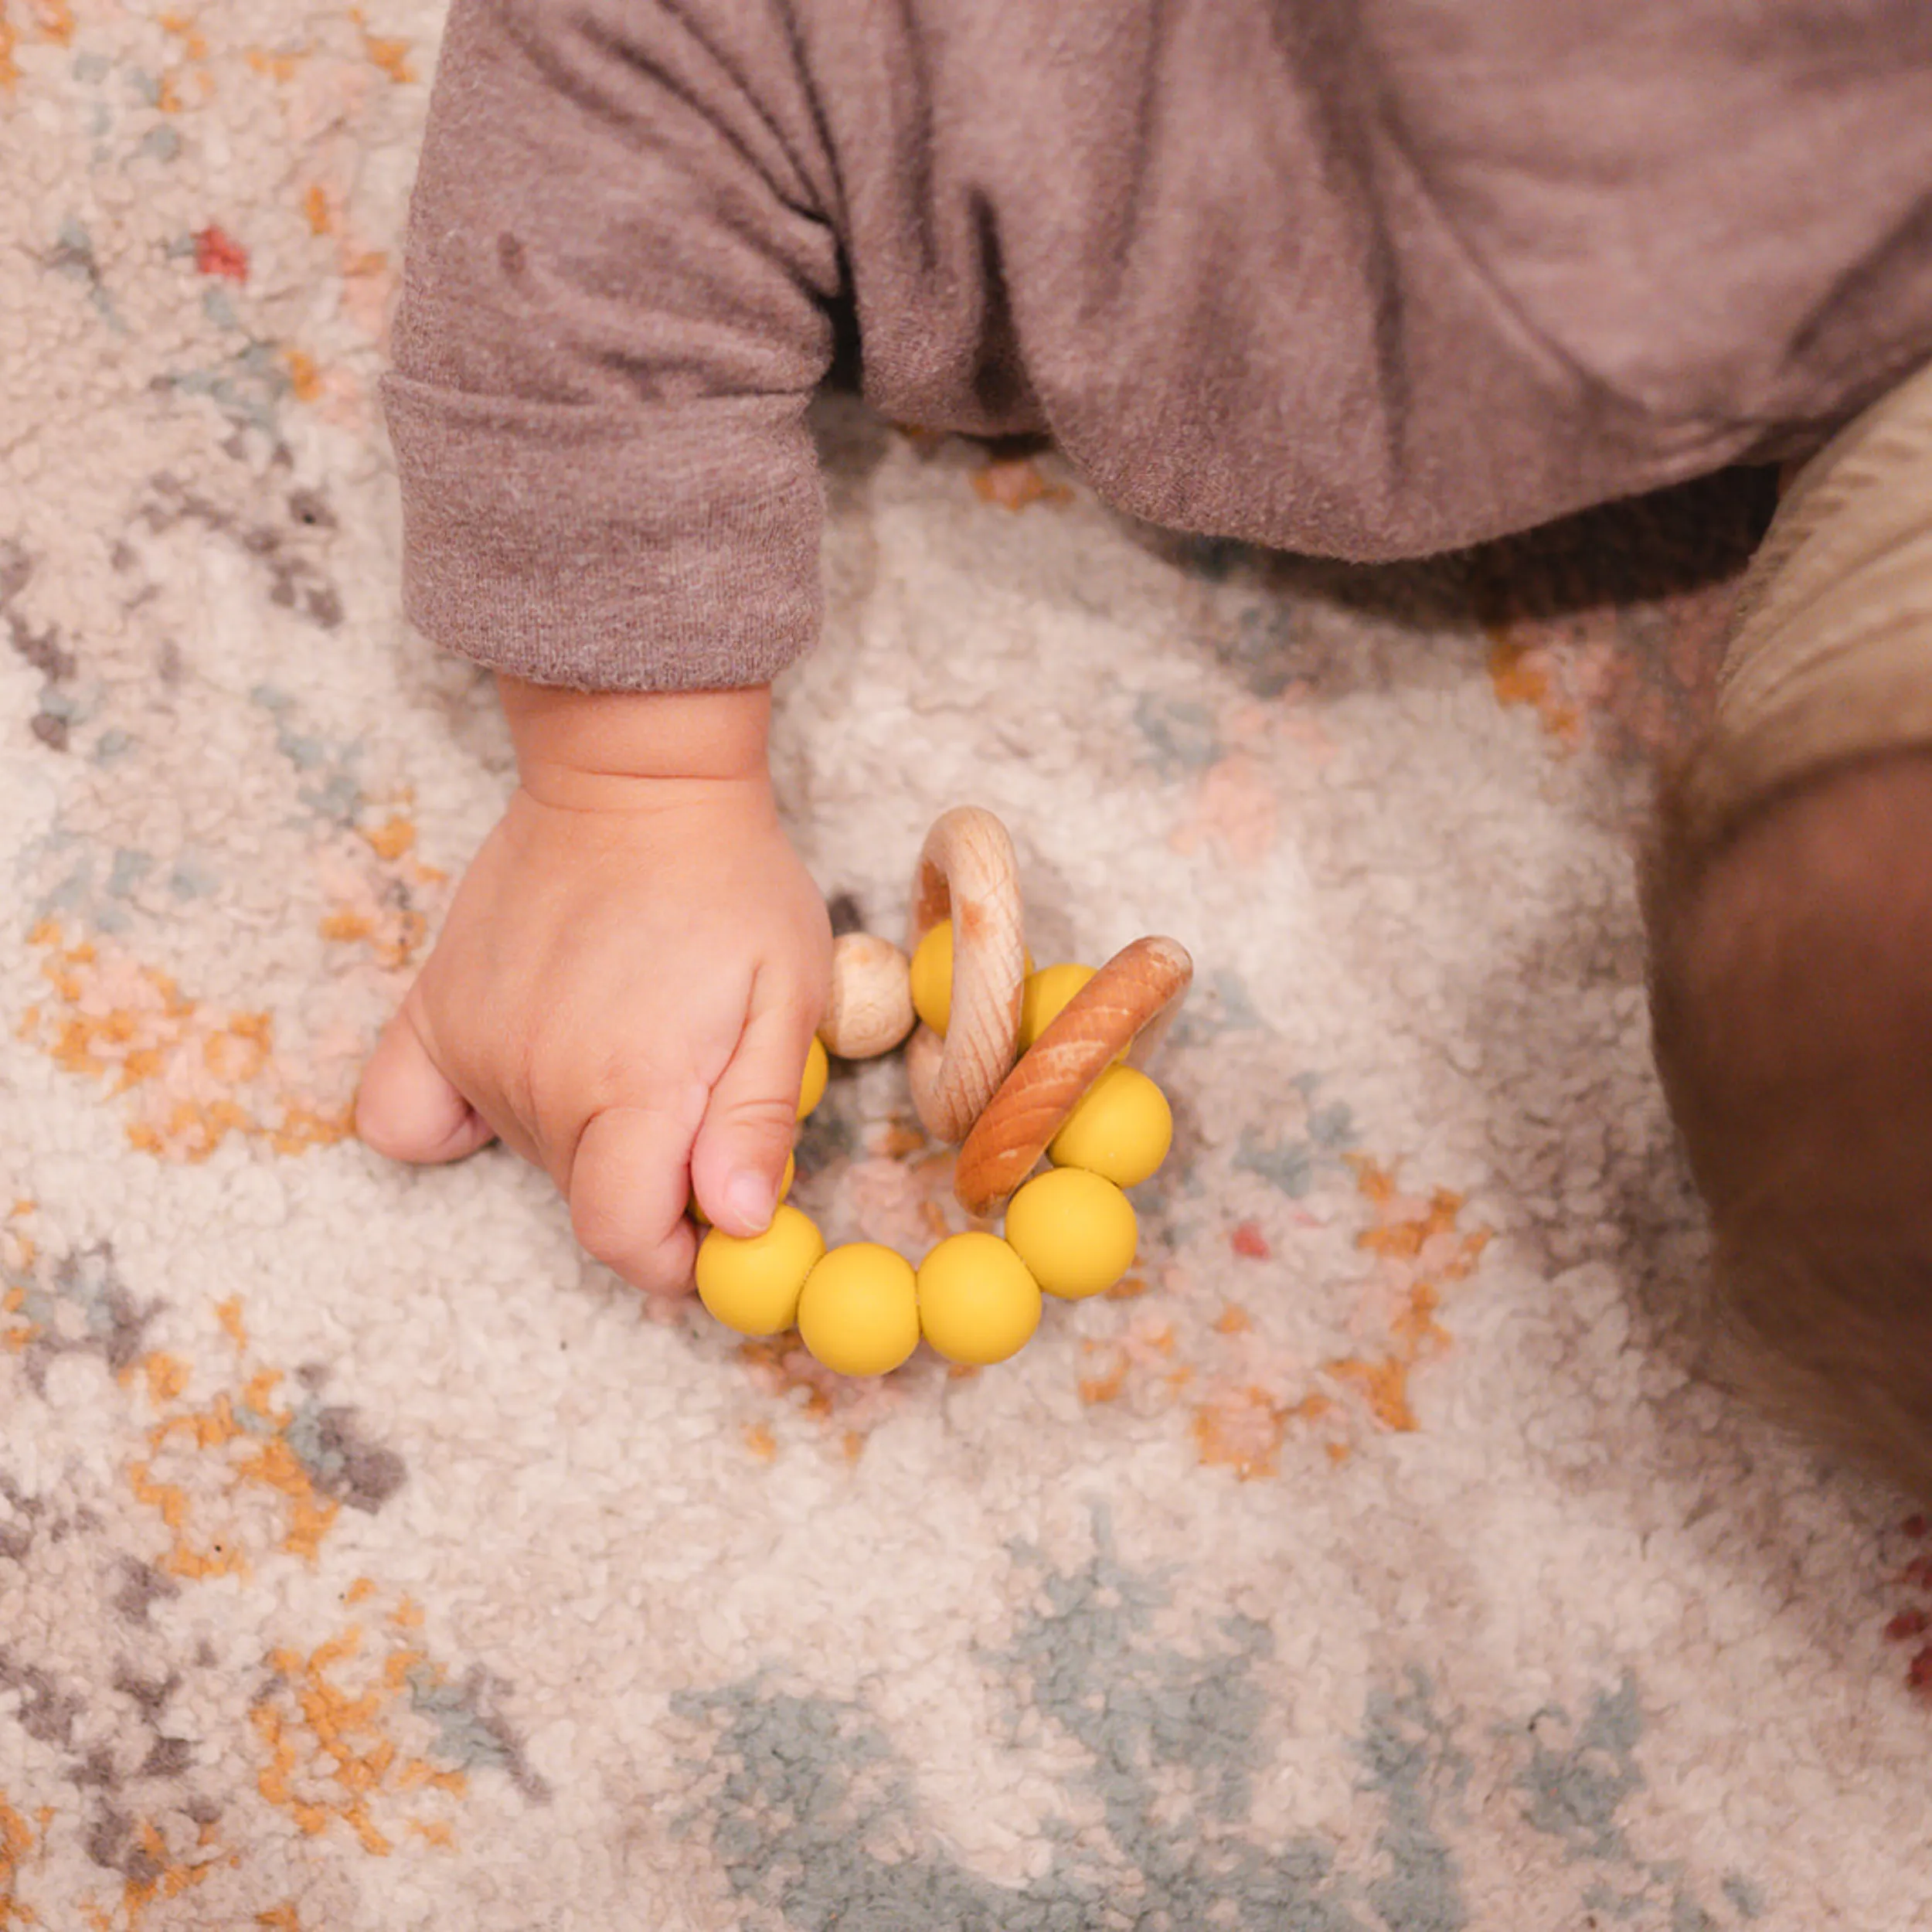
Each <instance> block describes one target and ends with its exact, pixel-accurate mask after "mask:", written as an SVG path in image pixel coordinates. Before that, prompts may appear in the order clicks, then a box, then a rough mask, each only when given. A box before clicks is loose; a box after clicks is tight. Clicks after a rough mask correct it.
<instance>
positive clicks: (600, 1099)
mask: <svg viewBox="0 0 1932 1932" xmlns="http://www.w3.org/2000/svg"><path fill="white" fill-rule="evenodd" d="M502 696H503V703H504V709H505V713H506V714H507V715H508V716H509V721H510V727H511V731H512V736H513V737H514V739H515V744H516V753H517V767H518V771H519V776H520V778H521V781H522V782H521V783H520V784H519V787H518V789H517V791H516V793H515V796H514V797H513V798H512V799H511V801H510V804H509V809H508V810H507V811H505V815H504V816H503V818H502V821H501V822H500V823H499V824H498V826H497V828H496V829H495V831H494V832H492V834H491V835H490V836H489V838H488V840H486V841H485V844H484V845H483V848H482V849H481V851H480V852H478V854H477V856H476V858H475V859H474V862H472V864H471V866H470V869H469V871H468V873H467V875H466V876H464V880H463V883H462V886H461V889H460V890H459V891H458V893H457V897H456V901H455V903H454V905H453V906H451V910H450V915H449V918H448V920H447V922H446V923H445V924H444V928H443V931H442V934H441V936H440V938H439V940H438V941H437V946H436V949H435V951H434V953H433V954H431V956H430V961H429V963H428V964H427V966H426V967H425V968H423V972H422V974H421V975H420V978H418V979H417V982H416V984H415V985H414V986H413V988H411V989H410V994H409V996H408V998H407V999H406V1001H405V1002H404V1004H403V1009H402V1011H401V1012H400V1013H398V1014H397V1015H396V1018H395V1019H393V1021H392V1022H391V1023H390V1025H389V1029H388V1031H387V1032H386V1033H385V1034H384V1035H383V1039H382V1041H381V1043H380V1044H379V1046H378V1047H377V1049H376V1054H375V1056H374V1058H373V1059H372V1060H371V1062H370V1063H369V1069H368V1071H367V1073H366V1076H365V1077H364V1080H363V1083H362V1094H361V1097H360V1100H359V1104H358V1110H357V1122H358V1125H359V1128H360V1131H361V1132H362V1137H363V1138H364V1139H365V1140H366V1141H368V1142H369V1144H370V1145H372V1146H373V1147H374V1148H376V1149H377V1150H378V1151H379V1152H382V1153H385V1154H389V1155H394V1156H396V1158H399V1159H403V1160H414V1161H435V1160H453V1159H456V1158H460V1157H461V1156H462V1155H466V1154H468V1153H470V1152H471V1151H474V1149H475V1148H478V1146H480V1145H482V1143H483V1142H484V1141H486V1140H488V1139H489V1138H491V1137H492V1135H493V1134H494V1135H496V1136H499V1137H500V1138H502V1140H503V1141H505V1143H506V1144H507V1145H509V1146H511V1147H512V1148H515V1150H516V1151H518V1152H519V1154H522V1155H523V1156H524V1157H525V1158H526V1159H529V1160H530V1161H532V1162H536V1165H539V1166H540V1167H541V1168H543V1169H544V1171H545V1172H546V1173H548V1174H549V1176H550V1177H551V1179H553V1181H555V1182H556V1185H557V1187H558V1189H559V1190H560V1192H562V1193H563V1196H564V1197H565V1199H566V1200H568V1201H569V1202H570V1215H571V1220H572V1223H573V1226H574V1227H575V1229H576V1231H577V1238H578V1239H579V1240H580V1241H581V1242H582V1243H583V1246H584V1247H586V1248H587V1250H589V1251H590V1253H592V1254H594V1256H596V1257H597V1259H598V1260H601V1261H604V1262H605V1263H607V1264H609V1265H610V1266H611V1267H613V1268H614V1269H616V1270H617V1272H618V1273H619V1274H622V1275H624V1277H626V1278H627V1279H628V1280H629V1281H633V1282H634V1283H636V1284H638V1286H639V1287H647V1288H654V1289H658V1290H660V1291H674V1290H676V1289H678V1288H680V1287H683V1286H684V1285H685V1283H686V1282H687V1281H689V1276H690V1271H691V1260H692V1251H693V1244H694V1243H693V1236H692V1230H691V1226H690V1223H689V1221H688V1220H687V1219H685V1202H686V1199H687V1185H688V1183H687V1180H686V1175H687V1172H688V1173H689V1177H690V1178H689V1185H691V1186H694V1187H695V1189H696V1192H697V1195H698V1198H699V1202H700V1203H701V1205H702V1206H703V1207H704V1209H705V1210H706V1213H708V1214H709V1216H711V1218H712V1219H713V1221H715V1222H716V1223H717V1224H718V1225H719V1226H721V1227H723V1228H726V1229H727V1230H731V1231H734V1232H738V1233H750V1232H753V1231H755V1230H757V1229H758V1228H760V1227H762V1226H764V1224H765V1223H766V1222H767V1220H768V1219H770V1213H771V1209H772V1206H773V1203H774V1201H775V1199H776V1198H777V1189H778V1183H779V1177H780V1175H781V1172H782V1171H783V1168H784V1162H785V1156H786V1155H787V1151H789V1149H790V1148H791V1137H792V1131H793V1128H794V1117H795V1110H796V1107H797V1102H798V1086H799V1080H800V1076H801V1070H802V1069H803V1067H804V1059H805V1053H806V1049H807V1048H808V1046H809V1044H810V1043H811V1032H812V1029H813V1028H814V1026H815V1025H816V1024H817V1023H818V1019H819V1016H820V1015H821V1012H823V1010H824V1002H825V989H826V985H827V978H828V971H829V967H830V960H831V948H832V937H831V932H830V929H829V927H828V922H827V919H826V914H825V902H824V900H822V899H821V896H819V893H818V891H817V889H816V888H815V886H813V884H812V882H811V879H810V877H809V876H808V875H807V873H806V872H805V869H804V866H802V865H801V863H800V862H799V861H798V858H797V856H796V855H795V854H794V852H793V851H792V849H791V845H789V844H788V843H787V840H786V838H785V836H784V832H783V831H782V830H781V827H780V825H779V822H778V817H777V810H776V808H775V806H774V802H773V799H772V794H771V783H770V778H769V777H768V776H767V770H766V763H765V730H766V721H767V716H768V714H769V711H770V699H769V696H768V694H767V692H765V691H764V690H763V689H754V690H747V691H736V692H690V693H675V694H671V695H668V696H634V695H630V694H624V693H619V694H615V695H609V694H585V693H583V692H569V691H558V690H548V689H543V688H541V687H539V686H536V685H525V684H519V683H518V682H515V681H514V680H509V679H505V680H504V681H503V687H502Z"/></svg>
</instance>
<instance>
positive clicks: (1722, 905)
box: [1645, 371, 1932, 1498]
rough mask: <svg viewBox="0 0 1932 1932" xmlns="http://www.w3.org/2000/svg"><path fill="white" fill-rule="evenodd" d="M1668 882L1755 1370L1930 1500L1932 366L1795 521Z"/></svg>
mask: <svg viewBox="0 0 1932 1932" xmlns="http://www.w3.org/2000/svg"><path fill="white" fill-rule="evenodd" d="M1645 886H1646V895H1645V896H1646V902H1647V904H1646V910H1647V913H1648V920H1649V923H1650V929H1651V985H1652V1004H1653V1019H1654V1025H1655V1036H1656V1046H1657V1054H1658V1064H1659V1066H1660V1069H1661V1070H1662V1074H1663V1077H1664V1082H1665V1088H1666V1090H1667V1091H1668V1094H1669V1097H1670V1100H1671V1103H1672V1108H1673V1111H1675V1114H1676V1117H1677V1120H1678V1122H1679V1126H1680V1128H1682V1132H1683V1134H1684V1138H1685V1142H1686V1145H1687V1146H1688V1148H1689V1155H1690V1158H1691V1162H1692V1167H1693V1168H1694V1170H1695V1172H1696V1177H1697V1180H1698V1182H1699V1186H1700V1187H1701V1188H1702V1191H1703V1193H1704V1196H1705V1198H1706V1202H1708V1204H1709V1208H1710V1210H1711V1215H1712V1219H1713V1226H1714V1230H1715V1233H1716V1241H1717V1248H1718V1258H1717V1264H1716V1273H1715V1277H1714V1285H1715V1290H1716V1292H1715V1295H1714V1300H1713V1307H1714V1311H1715V1312H1716V1315H1717V1317H1718V1318H1719V1328H1720V1332H1721V1333H1722V1334H1723V1335H1724V1336H1725V1337H1726V1339H1727V1340H1728V1341H1729V1342H1730V1344H1731V1345H1732V1346H1731V1349H1730V1359H1731V1361H1732V1363H1733V1366H1734V1367H1735V1369H1736V1370H1737V1371H1738V1372H1740V1374H1741V1376H1743V1379H1745V1380H1747V1382H1749V1383H1754V1384H1755V1385H1756V1386H1757V1387H1758V1388H1759V1389H1760V1391H1761V1392H1763V1393H1765V1394H1767V1396H1769V1397H1770V1399H1771V1400H1773V1402H1774V1403H1775V1404H1776V1406H1778V1407H1780V1408H1781V1409H1782V1410H1784V1412H1785V1413H1787V1415H1789V1416H1790V1417H1791V1418H1792V1419H1793V1420H1796V1421H1797V1422H1798V1423H1801V1425H1803V1426H1804V1427H1808V1428H1809V1429H1811V1430H1813V1431H1814V1432H1815V1433H1818V1434H1822V1435H1824V1436H1825V1437H1828V1438H1829V1439H1832V1440H1835V1441H1836V1442H1838V1444H1842V1445H1843V1446H1845V1447H1849V1449H1851V1450H1852V1451H1854V1452H1855V1453H1856V1454H1859V1455H1861V1456H1862V1457H1863V1458H1866V1459H1867V1460H1869V1461H1873V1462H1876V1463H1877V1464H1879V1465H1880V1466H1882V1467H1883V1468H1887V1469H1889V1471H1891V1472H1892V1473H1893V1474H1894V1475H1896V1476H1898V1477H1900V1478H1902V1479H1903V1480H1904V1481H1906V1483H1907V1484H1908V1485H1910V1486H1911V1487H1912V1488H1914V1489H1916V1490H1917V1491H1918V1492H1920V1494H1921V1495H1924V1496H1926V1497H1927V1498H1932V371H1927V372H1924V373H1923V374H1921V375H1920V376H1917V377H1916V378H1914V379H1913V380H1912V381H1911V382H1910V383H1906V385H1904V386H1903V387H1902V388H1901V389H1898V390H1896V391H1895V392H1894V393H1893V395H1892V396H1890V397H1889V398H1888V399H1887V400H1886V401H1885V402H1884V403H1881V404H1880V405H1879V406H1878V407H1877V408H1876V409H1875V410H1872V412H1871V413H1869V415H1868V416H1866V417H1865V418H1863V419H1862V420H1861V421H1860V422H1859V423H1857V424H1855V425H1854V426H1853V427H1852V429H1851V430H1848V431H1847V432H1846V433H1845V435H1843V436H1842V437H1840V438H1838V440H1837V441H1835V443H1833V444H1832V445H1831V446H1830V447H1828V448H1827V449H1826V450H1825V451H1823V452H1822V453H1821V454H1820V455H1819V456H1818V457H1816V458H1815V459H1814V461H1812V463H1811V464H1809V465H1808V467H1807V468H1806V469H1805V471H1804V472H1803V473H1802V474H1801V475H1800V477H1799V478H1798V480H1797V481H1796V483H1795V485H1794V488H1793V489H1792V491H1791V494H1790V495H1788V496H1787V498H1786V500H1785V502H1784V505H1783V506H1782V507H1781V509H1780V512H1779V514H1778V517H1777V522H1775V523H1774V526H1773V527H1772V530H1771V532H1770V536H1768V537H1767V539H1766V543H1765V546H1764V552H1763V553H1762V554H1761V556H1760V558H1759V560H1758V561H1757V563H1756V564H1755V565H1754V566H1753V572H1752V574H1751V577H1750V579H1749V580H1748V581H1747V586H1746V590H1745V595H1744V598H1743V603H1742V604H1741V606H1740V615H1739V619H1738V623H1737V628H1736V635H1735V636H1734V638H1733V641H1732V645H1731V648H1730V655H1729V657H1728V658H1727V660H1726V667H1725V673H1724V679H1723V684H1722V686H1721V688H1720V692H1719V700H1718V708H1717V715H1716V721H1715V723H1714V724H1713V728H1712V730H1711V732H1710V733H1709V736H1708V737H1707V739H1706V741H1705V742H1704V743H1702V745H1701V746H1700V747H1699V749H1698V750H1697V751H1696V753H1694V755H1693V756H1692V758H1691V759H1690V760H1689V761H1688V763H1687V764H1686V765H1685V767H1684V768H1683V769H1682V771H1680V772H1679V773H1678V774H1675V777H1673V778H1672V781H1670V782H1669V783H1668V784H1667V785H1666V787H1665V798H1664V804H1663V811H1662V818H1661V821H1660V827H1659V835H1658V840H1657V842H1656V845H1655V849H1654V850H1653V852H1652V854H1651V859H1650V862H1649V865H1648V872H1647V877H1646V880H1645Z"/></svg>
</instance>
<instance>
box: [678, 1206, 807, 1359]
mask: <svg viewBox="0 0 1932 1932" xmlns="http://www.w3.org/2000/svg"><path fill="white" fill-rule="evenodd" d="M823 1253H825V1236H823V1235H822V1234H821V1233H819V1232H818V1229H817V1227H816V1226H815V1225H814V1224H813V1223H812V1221H811V1218H810V1216H807V1215H804V1214H801V1213H800V1212H799V1211H798V1209H797V1208H795V1207H781V1208H780V1209H779V1210H778V1211H777V1213H776V1214H774V1216H772V1217H771V1226H770V1227H768V1228H767V1229H766V1230H765V1231H764V1233H762V1234H754V1235H752V1236H749V1237H748V1238H747V1239H744V1240H740V1239H739V1237H738V1236H736V1235H731V1234H726V1233H723V1231H722V1230H719V1229H717V1228H713V1230H711V1232H710V1233H709V1234H707V1235H706V1236H705V1237H704V1239H703V1240H702V1241H701V1242H700V1243H699V1244H698V1298H699V1300H700V1301H702V1302H703V1304H705V1306H706V1308H709V1310H710V1311H711V1312H712V1314H713V1315H715V1316H716V1318H718V1320H719V1321H722V1322H723V1324H724V1325H725V1326H726V1328H735V1329H736V1331H737V1332H738V1333H739V1334H740V1335H781V1334H783V1333H784V1331H785V1330H786V1329H787V1328H790V1327H791V1325H792V1323H793V1322H794V1320H796V1319H797V1317H798V1297H799V1294H800V1291H801V1290H802V1289H803V1288H804V1285H805V1280H806V1277H808V1275H809V1274H811V1270H812V1268H813V1266H814V1264H815V1263H816V1262H817V1261H818V1258H819V1257H820V1256H821V1255H822V1254H823Z"/></svg>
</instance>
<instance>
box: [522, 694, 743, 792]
mask: <svg viewBox="0 0 1932 1932" xmlns="http://www.w3.org/2000/svg"><path fill="white" fill-rule="evenodd" d="M497 691H498V696H499V697H500V699H502V706H503V713H504V716H505V718H506V719H508V721H509V727H510V736H511V740H512V743H513V744H514V745H515V748H516V762H517V771H518V775H519V777H520V778H521V780H522V784H523V785H524V787H525V789H526V790H527V791H531V792H532V793H533V794H536V796H537V797H539V798H541V799H542V800H543V802H544V803H546V804H552V805H557V806H563V807H569V808H602V807H605V806H609V805H612V804H621V802H622V801H624V798H626V797H627V796H634V795H635V788H636V787H637V785H638V781H664V780H679V779H688V780H753V779H756V780H763V779H764V778H765V777H766V776H767V763H766V756H767V753H766V747H767V739H768V736H769V733H770V719H771V691H770V686H769V685H748V686H747V687H745V688H744V689H740V690H729V691H667V692H634V691H575V690H570V689H563V688H562V687H560V686H557V685H539V684H530V683H528V682H525V681H524V680H523V679H520V678H514V677H511V676H509V675H508V674H507V673H500V674H499V675H498V678H497Z"/></svg>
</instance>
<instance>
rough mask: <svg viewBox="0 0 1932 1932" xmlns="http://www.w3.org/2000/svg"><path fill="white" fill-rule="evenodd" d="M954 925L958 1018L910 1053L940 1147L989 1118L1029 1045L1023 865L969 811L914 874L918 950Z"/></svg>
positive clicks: (913, 929)
mask: <svg viewBox="0 0 1932 1932" xmlns="http://www.w3.org/2000/svg"><path fill="white" fill-rule="evenodd" d="M943 919H950V920H951V921H952V922H953V985H952V1012H951V1016H950V1018H949V1019H948V1020H947V1026H946V1036H945V1039H944V1042H941V1041H940V1038H939V1036H937V1034H935V1033H934V1032H933V1031H932V1030H931V1029H930V1027H925V1026H922V1027H920V1029H919V1030H918V1031H917V1032H915V1033H914V1034H913V1037H912V1039H911V1041H910V1043H909V1044H908V1046H907V1048H906V1074H907V1077H908V1078H909V1080H910V1082H911V1084H912V1090H913V1107H914V1109H915V1110H916V1111H917V1113H918V1115H919V1121H920V1125H921V1126H922V1127H923V1128H925V1130H926V1131H927V1133H928V1134H930V1135H931V1136H932V1137H933V1138H934V1140H936V1141H947V1142H949V1143H951V1142H957V1141H962V1140H964V1138H966V1135H967V1133H968V1130H969V1129H970V1128H971V1126H972V1124H973V1123H974V1122H975V1121H976V1120H978V1118H979V1117H980V1115H981V1113H983V1112H984V1111H985V1107H986V1104H987V1102H988V1100H991V1099H992V1097H993V1095H994V1094H995V1092H997V1091H998V1087H999V1084H1000V1083H1001V1081H1002V1080H1005V1077H1006V1076H1007V1074H1008V1073H1009V1071H1010V1070H1012V1064H1013V1058H1014V1056H1015V1053H1017V1052H1018V1051H1019V1012H1020V999H1021V996H1022V993H1023V992H1024V991H1025V988H1026V932H1025V927H1024V920H1023V918H1022V913H1021V910H1020V896H1019V862H1018V860H1017V859H1015V857H1014V855H1013V842H1012V838H1009V836H1008V835H1007V831H1006V828H1005V826H1004V825H1002V824H1001V823H1000V821H998V819H997V818H995V817H994V816H993V815H992V813H991V812H990V811H982V810H981V808H979V807H978V806H977V805H961V806H959V807H957V808H955V809H954V810H953V811H948V812H947V813H945V814H944V815H942V816H941V817H940V818H939V819H938V820H937V821H936V822H935V824H934V826H933V828H932V830H931V831H930V832H928V833H927V835H926V842H925V844H924V845H923V847H921V849H920V854H919V865H918V867H917V870H916V871H915V872H914V874H913V896H912V918H911V920H910V944H908V946H907V947H906V951H907V952H908V953H909V954H910V953H912V952H914V951H917V949H918V946H919V942H920V940H922V939H923V938H924V937H925V936H926V934H927V933H928V932H930V930H932V928H933V927H935V926H937V924H938V923H940V920H943Z"/></svg>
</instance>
